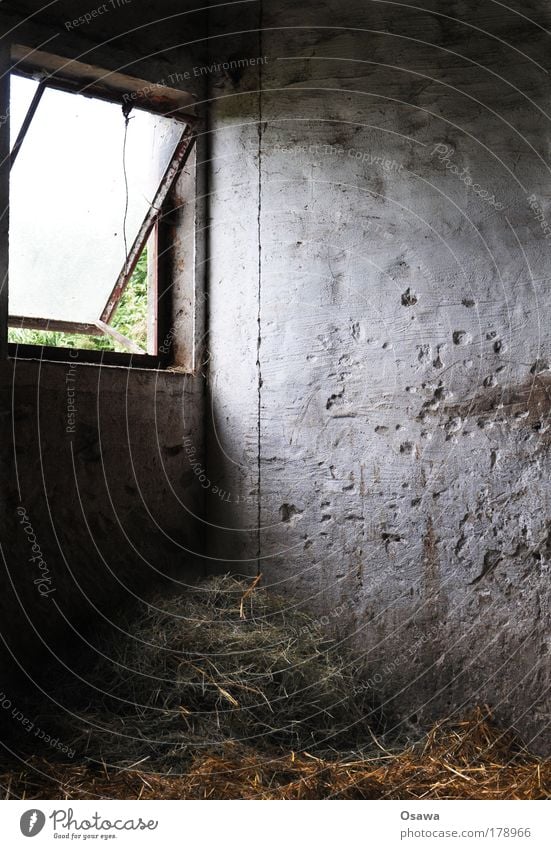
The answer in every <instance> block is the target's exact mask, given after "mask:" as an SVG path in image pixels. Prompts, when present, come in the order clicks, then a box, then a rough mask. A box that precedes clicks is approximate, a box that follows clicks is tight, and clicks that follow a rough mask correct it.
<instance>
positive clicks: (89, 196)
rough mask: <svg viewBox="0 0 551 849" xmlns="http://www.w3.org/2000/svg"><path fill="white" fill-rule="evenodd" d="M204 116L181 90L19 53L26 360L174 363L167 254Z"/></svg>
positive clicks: (17, 314)
mask: <svg viewBox="0 0 551 849" xmlns="http://www.w3.org/2000/svg"><path fill="white" fill-rule="evenodd" d="M27 57H29V58H27ZM31 58H32V63H31V62H30V59H31ZM190 106H191V97H190V95H189V94H187V93H185V92H182V91H179V90H175V89H170V88H167V87H165V86H160V85H159V86H156V85H153V84H151V83H148V82H145V81H143V80H137V79H133V78H130V77H127V76H124V75H122V74H118V73H110V72H106V71H101V70H99V69H97V68H93V67H91V66H88V65H84V64H82V63H79V62H74V61H68V60H65V59H62V58H60V57H55V56H52V55H50V54H45V53H39V52H37V51H34V52H33V53H32V54H29V51H27V50H26V49H25V48H14V50H13V52H12V69H11V74H10V103H9V118H10V144H11V155H10V213H9V215H10V223H9V318H8V341H9V342H10V343H12V345H17V346H18V349H17V353H18V356H21V353H23V355H25V354H28V355H33V353H34V355H35V356H36V347H32V346H37V345H38V346H47V347H48V349H50V348H52V349H57V351H58V354H57V356H56V357H55V358H59V356H60V355H59V351H60V350H61V357H62V358H67V355H68V351H67V348H78V349H79V350H80V351H81V352H82V356H79V358H80V359H83V360H85V359H90V360H92V361H93V360H95V359H98V358H101V359H102V360H104V361H105V356H106V355H105V353H104V352H112V353H111V354H110V355H109V356H110V359H111V360H113V361H115V362H116V361H122V360H121V355H123V354H126V358H125V359H126V360H127V359H128V354H131V355H132V361H134V360H135V361H136V362H137V363H140V364H143V365H147V364H154V363H155V364H158V363H159V362H160V360H161V359H162V353H161V352H160V348H163V346H162V344H161V342H162V340H163V338H164V337H165V336H166V327H163V321H162V319H163V316H164V315H167V303H166V302H167V300H168V298H169V292H170V285H169V281H166V280H163V279H162V271H163V263H162V261H161V254H162V251H161V250H160V244H161V243H162V229H163V226H164V220H165V216H166V214H167V212H168V210H169V209H170V200H171V190H172V189H173V187H174V185H175V182H176V180H177V178H178V176H179V174H180V173H181V170H182V168H183V167H184V165H185V163H186V161H187V159H188V157H189V155H190V152H191V149H192V146H193V141H194V133H193V118H192V116H191V109H190ZM28 346H31V347H30V348H29V347H28ZM10 350H12V346H10ZM52 353H53V351H50V350H49V351H48V353H45V352H43V353H42V356H47V357H48V358H49V357H50V356H51V354H52Z"/></svg>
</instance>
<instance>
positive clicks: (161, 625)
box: [0, 576, 551, 799]
mask: <svg viewBox="0 0 551 849" xmlns="http://www.w3.org/2000/svg"><path fill="white" fill-rule="evenodd" d="M96 649H97V651H98V652H99V654H98V655H97V657H98V658H99V660H97V662H96V664H95V666H94V667H93V668H92V669H90V670H89V671H88V672H87V674H86V679H87V680H88V682H89V683H88V685H87V686H86V687H84V688H78V687H75V680H71V681H69V682H67V685H66V688H65V690H63V687H61V689H60V691H59V692H58V694H57V698H58V702H59V703H60V704H62V705H63V706H64V707H65V708H66V710H65V712H63V711H60V710H59V709H57V710H56V711H55V712H54V711H53V710H52V708H51V706H50V709H49V711H48V710H45V709H43V710H42V713H41V714H40V715H39V716H36V714H35V715H34V719H35V720H36V722H37V724H39V725H40V726H41V727H43V728H48V729H49V731H50V732H51V733H57V736H59V738H60V739H61V740H63V742H64V743H65V744H67V745H68V746H70V747H71V748H72V749H74V750H75V752H76V757H75V760H74V762H71V763H62V762H57V763H56V762H54V760H53V758H54V753H53V752H52V755H51V757H50V758H49V759H48V760H45V759H43V758H39V757H36V756H30V757H28V758H27V759H25V758H23V759H22V761H21V763H22V764H23V765H22V766H21V765H18V766H17V767H16V768H14V767H12V768H11V769H9V770H8V769H6V770H4V771H3V773H2V774H0V784H1V786H2V787H3V788H4V792H3V795H4V797H5V798H26V799H40V798H61V799H91V798H98V797H99V798H108V799H138V798H141V799H205V798H206V799H329V798H334V799H383V798H384V799H544V798H549V797H550V796H551V761H543V760H540V759H538V758H536V757H534V756H533V755H530V754H529V753H528V752H526V751H525V750H524V749H523V748H522V746H521V745H520V744H519V743H518V741H517V740H516V739H515V738H514V737H513V736H511V735H510V734H509V733H503V732H501V731H499V729H497V728H496V727H495V726H494V724H493V722H492V719H491V716H490V714H489V711H488V710H487V709H484V710H480V709H478V710H477V711H475V712H474V713H473V714H471V715H470V716H468V717H467V718H465V719H463V720H461V721H455V722H452V721H451V720H450V721H447V722H444V723H441V724H439V725H437V726H435V728H434V729H433V730H432V731H431V733H430V734H429V735H428V736H427V737H426V739H425V740H424V741H423V742H422V744H419V743H417V744H416V745H414V746H411V745H409V746H405V748H404V744H402V746H401V747H400V748H396V747H397V746H398V744H397V742H396V741H395V742H394V745H395V749H394V751H387V750H386V748H385V746H388V744H387V743H384V745H383V742H381V741H384V736H383V737H381V734H380V731H381V716H380V713H379V712H378V710H377V709H376V707H374V706H373V704H372V703H371V702H368V701H366V690H365V689H364V688H361V687H358V686H357V681H356V677H355V670H354V668H353V666H352V665H351V663H350V659H347V658H342V657H340V656H339V654H338V653H337V652H336V650H335V645H334V644H333V642H332V641H331V640H330V639H329V638H328V636H327V634H326V633H325V632H324V630H323V628H320V627H319V626H318V625H316V623H315V622H314V621H312V619H311V618H309V617H308V616H306V615H305V614H304V613H301V612H299V611H298V609H297V608H296V607H294V606H292V605H290V603H289V602H288V601H283V600H282V599H280V598H278V597H277V596H275V595H272V594H271V593H269V592H268V591H266V590H265V589H263V588H262V586H261V584H260V583H259V580H258V579H256V580H255V581H253V582H251V579H248V580H238V579H236V578H233V577H229V576H223V577H216V578H210V579H208V580H205V581H203V582H200V583H199V584H197V586H195V587H193V588H192V589H188V590H186V591H185V593H178V594H173V595H172V596H171V597H169V598H167V597H166V595H163V596H160V597H158V598H155V599H153V600H151V601H150V602H149V604H148V605H147V607H146V610H145V613H144V609H143V607H142V608H141V609H139V610H138V611H134V613H133V614H127V615H125V617H122V618H121V619H119V620H118V629H115V631H114V632H113V631H111V633H110V634H107V633H105V634H104V635H103V637H100V638H99V639H98V640H97V641H96Z"/></svg>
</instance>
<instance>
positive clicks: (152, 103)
mask: <svg viewBox="0 0 551 849" xmlns="http://www.w3.org/2000/svg"><path fill="white" fill-rule="evenodd" d="M11 56H12V61H13V70H14V71H15V72H16V73H19V74H22V75H27V76H32V75H33V74H36V72H37V71H39V72H43V73H44V74H45V77H46V83H47V85H48V86H49V87H51V88H60V89H63V90H64V91H73V92H76V93H78V94H84V95H87V96H88V97H98V98H100V99H101V100H109V101H110V102H111V103H121V104H122V105H123V106H127V107H136V108H138V109H146V110H147V111H148V112H154V113H156V114H158V115H165V116H169V117H171V118H177V119H179V120H181V121H184V122H185V123H189V121H191V120H193V117H194V114H195V112H194V104H195V97H194V96H193V95H192V94H190V93H189V92H187V91H181V90H180V89H177V88H171V87H170V86H166V85H162V84H157V83H154V82H151V81H148V80H142V79H139V78H137V77H130V76H128V75H127V74H121V73H119V72H118V71H108V70H106V69H105V68H98V67H97V66H96V65H88V64H86V63H85V62H77V61H76V60H74V59H65V58H64V57H63V56H55V55H53V54H51V53H46V52H45V51H43V50H32V49H30V48H29V47H25V46H23V45H20V44H15V45H13V46H12V51H11Z"/></svg>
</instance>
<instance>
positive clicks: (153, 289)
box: [5, 45, 196, 369]
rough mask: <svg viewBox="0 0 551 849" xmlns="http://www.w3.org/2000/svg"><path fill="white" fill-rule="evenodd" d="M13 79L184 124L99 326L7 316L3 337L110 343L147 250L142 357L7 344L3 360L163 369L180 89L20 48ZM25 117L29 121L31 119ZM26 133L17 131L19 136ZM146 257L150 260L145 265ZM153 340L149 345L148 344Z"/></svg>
mask: <svg viewBox="0 0 551 849" xmlns="http://www.w3.org/2000/svg"><path fill="white" fill-rule="evenodd" d="M11 73H17V74H19V75H21V76H27V77H32V78H36V77H37V75H39V77H40V80H41V81H43V83H45V86H44V85H42V89H44V87H49V88H57V89H59V90H62V91H67V92H72V93H76V94H83V95H85V96H88V97H93V98H97V99H102V100H106V101H109V102H111V103H120V104H121V107H125V108H128V110H129V111H131V108H132V107H134V106H136V107H137V108H140V109H143V110H146V111H148V112H151V113H153V114H160V115H163V116H166V117H174V118H177V119H178V120H180V121H181V122H182V137H181V139H180V141H179V142H178V145H177V147H176V150H175V152H174V154H173V157H172V159H171V162H170V164H169V166H168V168H167V170H166V172H165V174H164V176H163V178H162V180H161V181H160V183H159V187H158V190H157V193H156V195H155V198H154V199H153V202H152V204H151V206H150V208H149V211H148V213H147V216H146V218H145V219H144V221H143V223H142V226H141V227H140V231H139V233H138V236H137V238H136V240H135V241H134V244H133V245H132V248H131V250H130V252H129V254H128V257H127V260H126V263H125V266H124V268H123V270H122V271H121V273H120V274H119V277H118V278H117V280H116V281H115V283H114V285H113V289H112V291H111V295H110V297H109V299H108V301H107V304H106V306H105V308H104V310H103V312H102V314H101V317H100V318H99V319H98V321H97V322H95V323H94V324H77V323H68V322H64V321H55V320H49V319H40V318H36V319H35V318H32V319H30V318H29V319H27V318H21V317H17V316H9V317H8V323H7V326H6V328H5V332H6V334H7V330H8V327H10V326H11V327H22V328H32V329H43V330H51V331H60V332H69V333H77V334H85V335H104V334H105V333H107V334H108V335H111V336H113V337H114V338H116V337H117V331H116V330H115V329H114V328H111V327H109V326H108V322H109V320H110V319H111V318H112V316H113V315H114V313H115V311H116V308H117V306H118V303H119V299H120V297H121V296H122V293H123V291H124V289H125V288H126V285H127V283H128V281H129V280H130V277H131V275H132V273H133V271H134V268H135V266H136V264H137V262H138V260H139V258H140V256H141V254H142V252H143V250H144V248H145V246H146V245H147V244H148V243H149V244H150V248H151V250H150V259H149V262H148V276H149V285H148V313H147V321H148V351H147V352H146V353H143V352H141V351H140V349H139V348H137V346H136V351H129V352H128V353H123V352H117V351H102V350H89V349H83V348H62V347H56V346H46V345H44V346H41V345H25V344H18V343H14V342H8V343H7V353H8V356H9V357H10V358H14V359H15V358H16V359H32V360H37V359H38V360H43V361H54V362H56V361H57V362H81V363H90V364H102V365H114V366H117V365H118V366H126V367H128V366H132V367H135V368H145V369H163V368H166V367H167V366H170V364H171V356H170V354H168V353H163V352H161V351H160V348H163V346H162V345H161V342H162V340H163V338H164V336H165V335H166V333H167V331H168V328H169V326H170V319H171V313H172V309H171V297H170V293H171V281H170V279H169V278H170V269H169V263H168V262H167V252H168V251H169V247H168V244H169V243H168V239H167V233H168V229H169V225H168V223H167V219H168V218H169V216H170V210H171V208H172V200H173V193H174V189H175V186H176V183H177V180H178V177H179V175H180V174H181V173H182V170H183V169H184V168H185V166H186V163H187V162H188V159H189V156H190V154H191V152H192V150H193V147H194V143H195V138H196V133H195V115H194V110H193V98H192V96H191V95H190V94H189V93H187V92H184V91H181V90H179V89H172V88H168V87H166V86H159V85H155V84H154V83H151V82H148V81H146V80H142V79H138V78H135V77H130V76H127V75H126V74H120V73H118V72H112V71H106V70H104V69H101V68H98V67H96V66H93V65H87V64H84V63H82V62H78V61H76V60H69V59H66V58H63V57H59V56H55V55H53V54H50V53H46V52H43V51H39V50H30V49H29V48H26V47H24V46H21V45H12V48H11V67H10V74H11ZM40 96H41V95H40V94H39V95H38V97H37V103H36V106H38V102H39V100H40ZM30 117H31V119H32V114H31V115H30ZM24 123H25V122H24ZM29 123H30V121H29ZM25 129H26V128H25V127H24V125H23V128H22V130H23V137H24V132H25ZM20 136H21V133H20ZM21 141H23V138H21ZM18 149H19V145H18V144H17V142H16V144H15V145H14V153H15V155H17V152H18ZM151 255H152V257H153V258H151ZM8 275H9V269H8ZM14 321H15V322H17V324H15V323H14ZM152 341H153V343H154V344H152ZM193 343H194V340H192V339H190V340H189V344H190V345H193ZM153 348H154V350H153Z"/></svg>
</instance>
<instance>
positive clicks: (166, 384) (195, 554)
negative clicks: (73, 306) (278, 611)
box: [0, 2, 205, 688]
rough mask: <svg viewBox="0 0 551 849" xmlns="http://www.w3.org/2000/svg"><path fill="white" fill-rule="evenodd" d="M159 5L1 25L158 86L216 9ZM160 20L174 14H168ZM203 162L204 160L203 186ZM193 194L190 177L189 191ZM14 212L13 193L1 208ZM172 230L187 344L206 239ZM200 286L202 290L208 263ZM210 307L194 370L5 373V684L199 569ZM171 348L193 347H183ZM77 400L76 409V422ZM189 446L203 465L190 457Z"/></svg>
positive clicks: (22, 18) (29, 17)
mask: <svg viewBox="0 0 551 849" xmlns="http://www.w3.org/2000/svg"><path fill="white" fill-rule="evenodd" d="M98 5H100V4H98ZM163 5H164V7H165V8H164V12H163V15H162V16H161V15H160V14H159V4H154V3H138V2H135V3H133V4H132V8H130V5H127V7H126V8H123V7H122V6H121V7H120V8H117V9H113V10H109V11H108V12H107V13H105V14H104V15H103V17H98V18H95V19H94V20H93V21H92V22H90V23H84V24H80V25H78V26H77V28H76V29H74V28H73V29H72V30H68V29H67V27H66V26H65V22H66V21H69V20H75V19H77V18H78V17H79V16H80V15H83V14H85V13H86V12H87V11H89V9H90V6H91V4H90V3H88V2H87V3H83V2H78V3H77V2H70V3H63V4H62V3H57V4H49V5H48V7H46V8H43V4H32V3H5V4H3V7H2V11H3V14H4V15H8V16H9V15H10V14H12V13H13V15H14V17H13V18H12V19H10V18H9V17H4V18H3V21H2V23H1V24H0V26H1V27H2V31H3V32H5V33H8V35H7V36H6V38H5V41H7V40H8V39H12V40H13V41H14V42H18V43H22V44H25V45H26V46H29V47H31V48H33V47H37V46H39V45H47V47H46V48H45V49H49V50H50V51H51V52H54V53H57V54H58V55H62V56H66V57H67V58H73V57H74V58H78V59H80V60H81V61H85V62H89V63H90V64H96V65H98V66H100V67H104V68H106V69H114V70H121V69H122V70H124V72H125V73H128V74H130V75H135V76H139V77H142V78H144V79H146V80H148V81H151V82H160V81H162V80H163V79H164V80H167V78H168V75H169V74H175V75H176V74H182V75H184V74H185V73H186V72H188V71H190V70H192V69H193V66H194V64H195V63H199V64H201V55H202V52H203V51H204V49H205V41H204V35H205V30H204V26H205V19H204V12H201V13H199V14H195V15H192V16H189V15H187V14H186V12H185V8H184V6H183V5H182V3H165V4H163ZM33 12H36V14H35V15H33V14H32V13H33ZM164 16H171V17H170V19H166V20H165V19H160V18H164ZM8 31H9V32H8ZM191 41H195V42H196V44H195V46H193V47H191V46H190V45H189V42H191ZM165 48H166V49H165ZM170 84H171V85H172V86H173V87H175V88H178V87H181V88H184V89H186V90H190V91H193V93H194V94H195V96H196V98H197V100H198V101H199V100H200V99H201V91H202V88H203V85H204V81H203V80H201V79H199V78H196V79H194V78H193V74H192V73H191V74H190V75H189V77H185V78H184V76H182V78H181V79H180V78H176V77H173V78H172V80H171V81H170ZM199 111H200V108H199ZM199 134H200V135H201V131H199ZM200 143H201V142H200ZM98 144H101V132H99V133H98ZM83 167H86V164H85V163H83ZM201 168H202V164H201V163H200V164H199V167H198V172H197V173H198V180H199V182H200V179H201ZM194 188H195V187H194V186H193V185H192V181H191V180H190V177H189V175H184V177H183V178H182V181H181V185H180V186H179V188H178V193H179V196H180V195H181V194H182V192H184V191H186V192H188V193H189V192H191V191H193V190H194ZM199 191H201V189H200V186H199ZM180 200H185V198H182V197H180ZM6 203H7V198H6V196H5V186H4V185H3V193H2V199H1V201H0V206H1V207H2V209H4V208H5V206H6ZM190 203H191V204H193V203H194V201H193V199H191V200H189V201H188V206H189V204H190ZM3 221H5V218H4V219H3ZM173 222H174V223H175V224H176V228H175V229H174V228H173V230H172V234H173V235H174V240H175V241H174V244H173V245H172V246H171V254H170V256H171V257H172V265H171V261H170V260H168V261H167V262H168V265H169V266H170V265H171V267H170V268H169V273H170V274H171V275H172V276H171V279H173V280H174V282H175V284H176V285H175V300H174V304H173V310H174V315H173V323H172V325H171V332H172V331H173V332H174V333H176V334H177V333H178V332H179V328H180V327H181V326H182V324H186V326H189V322H186V320H185V316H186V314H187V312H188V311H189V310H190V309H192V308H193V304H192V303H191V301H190V300H189V287H188V288H186V287H185V286H183V285H182V283H181V280H180V278H181V274H182V269H183V268H184V267H187V266H188V265H189V263H193V262H196V261H197V260H198V256H197V244H194V243H193V240H191V239H190V238H189V233H187V232H186V233H183V231H184V229H185V228H189V215H188V212H187V207H186V208H184V209H183V211H182V212H181V213H180V217H179V219H175V218H173ZM178 222H179V223H180V231H178V227H177V225H178ZM182 233H183V238H179V235H180V236H181V235H182ZM2 261H3V260H2ZM0 267H1V266H0ZM197 285H198V289H199V290H202V285H203V280H202V266H201V263H198V279H197ZM201 303H202V301H200V303H199V307H198V309H197V321H196V326H195V339H194V342H193V344H197V346H198V347H197V358H196V363H195V369H194V373H189V374H184V373H170V372H155V371H145V370H139V369H131V370H128V369H123V368H111V367H100V366H94V365H86V364H84V363H81V362H79V360H72V361H71V360H70V361H69V362H67V363H48V362H38V361H34V362H33V361H27V362H25V361H22V360H15V361H14V360H11V361H9V362H8V361H6V362H4V363H2V364H1V365H0V397H1V415H0V429H1V430H0V445H1V451H0V476H1V478H2V487H1V494H0V499H1V516H2V530H1V540H2V553H3V562H2V564H1V569H0V574H1V591H0V598H1V602H0V617H1V631H2V635H3V639H4V641H5V646H4V647H3V650H2V649H0V652H1V653H0V657H1V659H2V681H3V684H4V685H5V687H6V688H9V676H8V675H7V670H8V669H9V670H10V672H11V671H13V669H14V667H16V666H17V663H15V662H10V656H11V655H12V654H13V655H14V656H15V657H16V658H17V661H18V662H20V663H21V664H22V666H23V667H24V668H25V669H26V670H27V671H29V672H30V673H31V674H32V676H36V675H37V674H39V673H40V669H41V667H42V666H43V663H44V660H45V659H48V657H52V656H53V655H60V656H64V655H66V654H67V652H68V651H73V652H75V651H80V649H81V648H83V647H84V643H83V642H82V639H81V637H79V634H81V633H82V634H83V635H84V639H85V637H86V633H87V631H89V630H90V629H91V628H93V627H95V626H96V625H97V624H100V623H101V621H102V618H103V615H104V614H107V613H109V612H110V611H112V610H113V609H114V608H116V606H117V605H118V604H120V603H121V602H124V601H128V600H130V599H131V598H132V596H133V594H140V593H142V592H143V591H144V590H146V589H147V588H148V587H150V586H157V585H158V584H159V583H161V582H162V581H163V580H165V579H170V580H175V581H181V582H184V583H185V582H186V581H187V580H189V579H190V578H191V577H192V576H194V575H195V574H197V573H198V572H200V571H201V569H202V564H201V560H200V552H201V548H202V526H201V522H200V517H201V516H202V513H203V504H204V495H203V490H202V488H201V486H200V483H199V482H198V478H197V475H196V474H195V473H194V471H193V468H192V467H191V465H190V459H192V460H194V459H196V460H198V461H202V458H203V421H204V417H203V395H204V380H203V377H202V355H201V354H200V343H201V341H202V340H201V337H202V335H203V330H202V326H201V320H202V315H203V313H202V309H201ZM169 344H172V345H174V347H178V348H179V349H181V347H182V340H180V339H177V340H176V341H174V340H171V341H170V342H169ZM186 344H187V345H190V344H191V342H190V340H189V339H188V340H187V343H186ZM46 355H47V352H46V351H45V352H44V356H46ZM183 359H185V357H184V356H183V354H182V353H181V352H179V360H180V361H181V360H183ZM187 359H188V360H189V358H187ZM70 405H73V407H74V408H76V412H75V413H74V417H71V416H70V409H69V407H70ZM190 446H192V448H193V454H192V455H191V454H190V452H189V450H186V448H187V449H189V448H190ZM33 546H34V549H33ZM32 558H34V559H32ZM41 579H45V580H43V581H42V583H38V582H39V581H41ZM49 677H51V673H49Z"/></svg>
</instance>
